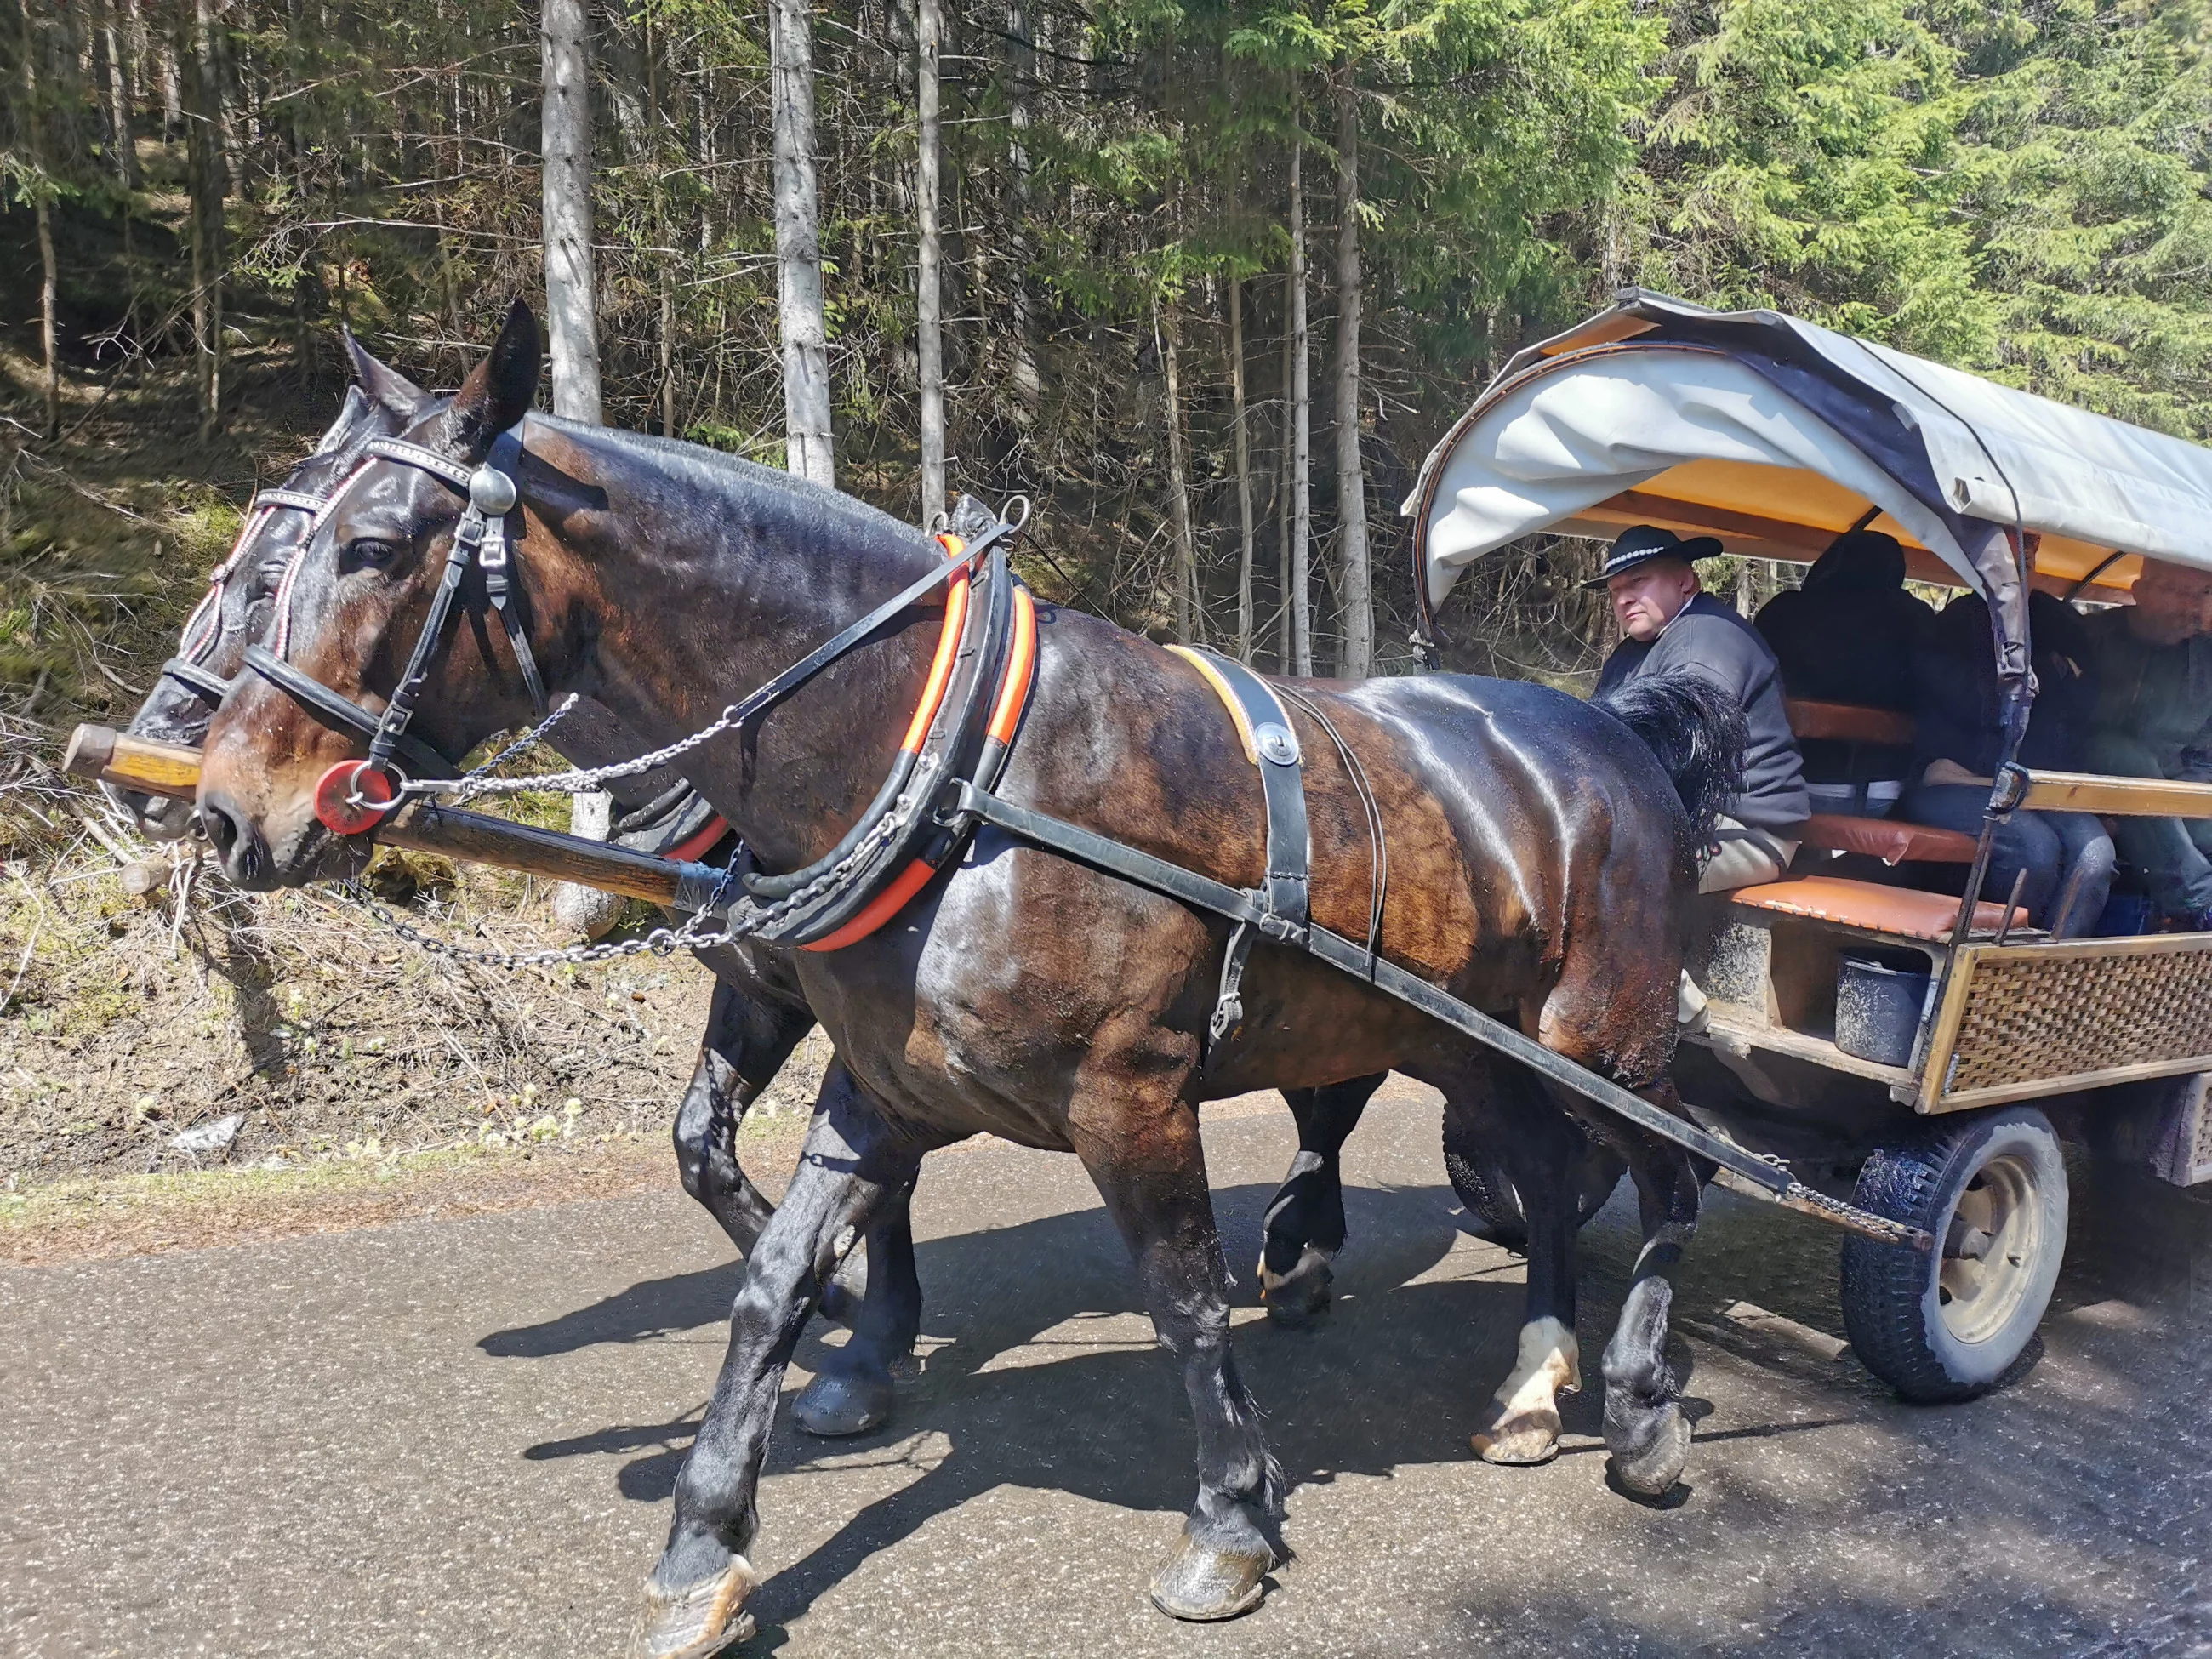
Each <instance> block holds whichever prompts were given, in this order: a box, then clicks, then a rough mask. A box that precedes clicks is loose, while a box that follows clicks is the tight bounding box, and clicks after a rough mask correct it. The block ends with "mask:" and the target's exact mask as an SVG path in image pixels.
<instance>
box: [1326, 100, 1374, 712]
mask: <svg viewBox="0 0 2212 1659" xmlns="http://www.w3.org/2000/svg"><path fill="white" fill-rule="evenodd" d="M1359 300H1360V293H1359V90H1358V86H1357V85H1356V84H1355V83H1354V80H1353V72H1352V66H1351V65H1350V64H1346V65H1345V66H1344V67H1343V68H1341V69H1340V70H1338V71H1337V82H1336V604H1337V615H1338V617H1339V618H1340V623H1339V625H1340V627H1341V628H1342V629H1343V631H1344V645H1343V649H1342V652H1341V653H1340V656H1339V658H1338V665H1337V666H1338V673H1339V675H1340V677H1341V678H1345V679H1350V680H1364V679H1365V678H1367V677H1368V676H1369V675H1370V674H1372V673H1373V672H1374V671H1375V594H1374V589H1373V584H1372V582H1371V581H1370V579H1369V575H1368V568H1367V473H1366V469H1365V468H1364V467H1363V466H1361V465H1360V463H1359Z"/></svg>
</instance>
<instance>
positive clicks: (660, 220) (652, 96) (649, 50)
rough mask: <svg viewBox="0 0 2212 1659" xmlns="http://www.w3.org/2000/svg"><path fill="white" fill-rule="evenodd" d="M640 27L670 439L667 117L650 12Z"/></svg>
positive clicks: (672, 372) (672, 269) (672, 271)
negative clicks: (664, 152) (663, 173)
mask: <svg viewBox="0 0 2212 1659" xmlns="http://www.w3.org/2000/svg"><path fill="white" fill-rule="evenodd" d="M640 27H641V28H642V30H643V32H644V35H645V107H646V143H647V152H646V163H647V166H648V167H651V168H652V169H653V241H654V242H655V243H657V244H658V245H659V252H658V253H657V254H656V255H655V257H654V258H653V264H654V265H655V266H656V267H657V269H658V277H659V284H660V327H659V331H657V338H656V341H655V344H656V346H657V348H658V353H659V360H660V361H659V363H658V365H657V367H658V368H659V371H660V435H661V436H662V437H664V438H672V437H674V436H675V435H676V252H675V249H674V247H673V246H671V241H670V238H669V234H668V192H667V191H666V189H665V187H664V186H663V185H662V182H661V171H662V169H661V166H660V150H661V149H662V147H663V145H664V144H665V142H666V134H667V131H668V129H667V125H666V122H667V116H666V113H665V109H664V106H663V103H662V98H661V88H662V80H661V76H662V69H661V62H660V40H659V36H658V35H656V34H655V33H654V32H653V14H652V12H651V11H649V10H648V11H646V12H644V13H643V15H642V18H641V24H640ZM770 27H773V25H771V26H770Z"/></svg>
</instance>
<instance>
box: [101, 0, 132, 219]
mask: <svg viewBox="0 0 2212 1659" xmlns="http://www.w3.org/2000/svg"><path fill="white" fill-rule="evenodd" d="M122 8H123V0H107V3H106V6H105V7H104V8H103V9H102V10H101V13H100V28H101V31H102V33H103V36H104V38H105V39H106V42H107V108H108V115H107V125H108V127H109V130H110V131H112V133H113V134H114V135H115V176H116V178H117V179H118V181H119V182H120V183H121V184H122V185H123V188H124V189H125V190H126V191H128V190H130V189H131V188H133V187H134V186H135V185H137V182H138V152H137V148H136V147H135V146H134V145H133V144H132V143H131V66H130V65H131V60H130V58H128V57H127V56H126V55H125V54H126V52H128V50H129V47H130V44H131V43H130V41H129V40H128V38H127V37H128V35H129V33H130V31H129V30H128V29H126V28H122V27H118V26H117V21H116V13H117V12H118V11H120V10H121V9H122ZM128 210H129V204H128V203H125V211H126V212H127V211H128Z"/></svg>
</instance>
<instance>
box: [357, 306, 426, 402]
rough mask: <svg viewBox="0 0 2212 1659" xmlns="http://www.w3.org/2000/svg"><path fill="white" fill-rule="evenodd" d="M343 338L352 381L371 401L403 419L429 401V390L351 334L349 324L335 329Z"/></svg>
mask: <svg viewBox="0 0 2212 1659" xmlns="http://www.w3.org/2000/svg"><path fill="white" fill-rule="evenodd" d="M339 333H340V334H342V335H343V337H344V338H345V349H346V360H347V362H349V363H351V364H352V365H353V383H354V385H356V386H359V387H360V388H361V390H362V393H363V395H365V396H366V397H368V398H369V399H370V401H372V402H374V403H377V404H381V405H383V407H384V408H386V409H387V410H390V411H391V412H392V414H394V415H396V416H399V417H400V418H401V419H402V420H405V419H406V418H408V417H409V416H411V415H413V414H414V413H415V411H416V410H418V409H420V408H422V405H423V404H425V403H427V402H428V401H429V397H430V394H429V393H428V392H425V391H423V390H422V387H421V386H416V384H415V382H414V381H412V380H409V379H408V378H407V377H406V376H405V375H404V374H401V373H399V371H398V369H395V368H386V366H385V365H384V364H382V363H380V362H377V360H376V359H375V358H374V356H371V355H370V353H369V350H368V348H367V347H366V346H364V345H362V343H361V342H360V341H359V340H357V339H356V338H355V337H354V332H353V331H352V330H351V329H349V328H343V327H342V328H340V330H339Z"/></svg>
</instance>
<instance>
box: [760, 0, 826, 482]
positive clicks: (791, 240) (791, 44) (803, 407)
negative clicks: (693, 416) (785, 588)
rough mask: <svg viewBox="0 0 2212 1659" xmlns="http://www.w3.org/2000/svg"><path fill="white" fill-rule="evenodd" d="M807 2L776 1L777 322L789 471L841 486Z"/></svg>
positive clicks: (772, 24) (772, 14) (772, 62)
mask: <svg viewBox="0 0 2212 1659" xmlns="http://www.w3.org/2000/svg"><path fill="white" fill-rule="evenodd" d="M813 27H814V26H813V22H812V21H811V17H810V16H809V15H808V12H807V5H806V0H769V75H770V77H771V81H772V85H773V91H772V99H771V101H772V102H773V104H774V106H775V107H774V121H775V140H774V143H775V257H776V269H777V278H776V295H777V303H776V322H777V326H778V328H779V330H780V331H781V335H782V339H783V433H784V437H783V453H784V465H786V466H787V467H789V468H790V469H791V471H793V472H796V473H797V474H798V475H799V477H802V478H811V479H812V480H813V481H814V482H815V483H818V484H821V485H823V487H824V488H825V489H829V488H835V487H836V483H837V457H836V447H835V446H834V444H833V442H832V440H831V435H830V430H829V328H828V325H826V323H825V322H824V320H823V304H822V228H821V221H822V208H821V196H820V190H819V187H818V185H817V183H816V180H815V174H814V33H813Z"/></svg>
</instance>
